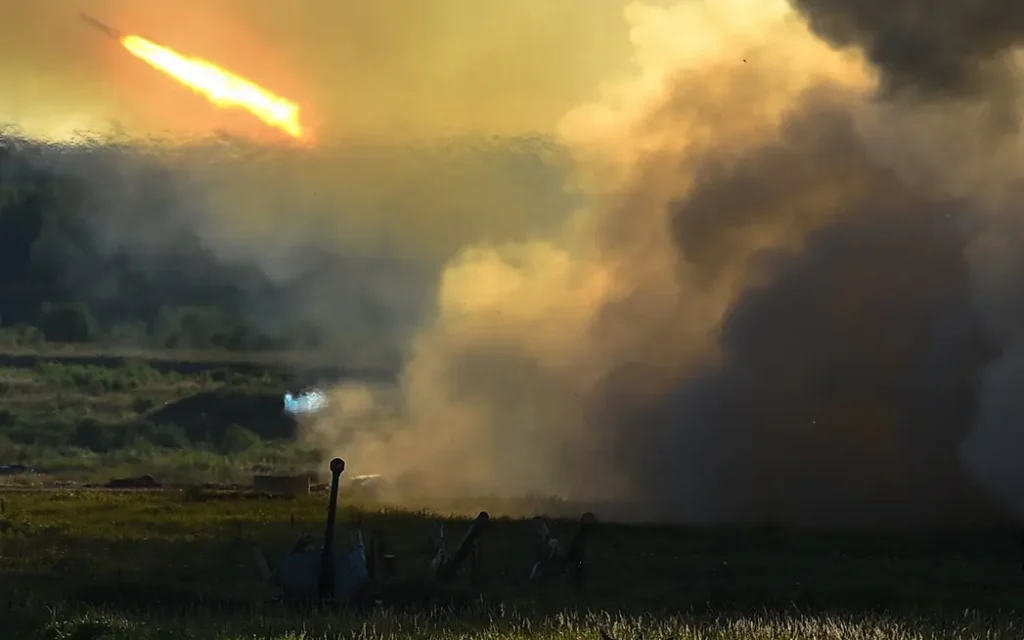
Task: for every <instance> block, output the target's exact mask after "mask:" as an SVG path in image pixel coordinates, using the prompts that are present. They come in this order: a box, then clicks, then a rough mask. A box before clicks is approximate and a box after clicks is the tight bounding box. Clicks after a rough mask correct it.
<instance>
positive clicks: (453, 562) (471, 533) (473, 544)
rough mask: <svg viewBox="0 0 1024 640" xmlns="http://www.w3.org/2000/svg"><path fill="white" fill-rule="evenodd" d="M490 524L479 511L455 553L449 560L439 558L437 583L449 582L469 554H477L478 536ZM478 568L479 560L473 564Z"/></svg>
mask: <svg viewBox="0 0 1024 640" xmlns="http://www.w3.org/2000/svg"><path fill="white" fill-rule="evenodd" d="M488 522H490V516H489V515H487V512H486V511H481V512H480V513H479V514H478V515H477V517H476V518H475V519H474V520H473V524H471V525H470V526H469V530H468V531H466V535H465V536H463V538H462V542H460V543H459V546H458V547H456V549H455V553H453V554H452V555H451V557H450V558H447V557H443V556H441V560H440V562H437V566H436V569H435V573H434V576H435V577H436V578H437V580H438V581H439V582H446V581H448V580H450V579H451V578H452V577H453V576H455V574H456V573H458V571H459V569H460V568H461V567H462V563H464V562H465V561H466V558H468V557H469V556H470V554H471V553H472V554H475V553H477V551H476V548H477V545H478V544H479V541H480V535H481V534H482V533H483V532H484V528H485V527H486V526H487V524H488ZM474 564H476V565H477V567H476V568H479V560H478V559H477V562H476V563H474Z"/></svg>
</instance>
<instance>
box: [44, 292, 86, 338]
mask: <svg viewBox="0 0 1024 640" xmlns="http://www.w3.org/2000/svg"><path fill="white" fill-rule="evenodd" d="M37 325H38V327H39V329H40V330H41V331H42V332H43V336H44V337H45V338H46V340H47V341H51V342H91V341H92V340H94V339H95V338H96V337H97V335H98V333H99V332H98V330H97V327H96V319H95V318H94V317H93V315H92V313H91V312H90V311H89V308H88V307H86V306H85V305H84V304H82V303H78V302H76V303H70V304H50V303H44V304H43V306H42V310H41V312H40V314H39V320H38V322H37Z"/></svg>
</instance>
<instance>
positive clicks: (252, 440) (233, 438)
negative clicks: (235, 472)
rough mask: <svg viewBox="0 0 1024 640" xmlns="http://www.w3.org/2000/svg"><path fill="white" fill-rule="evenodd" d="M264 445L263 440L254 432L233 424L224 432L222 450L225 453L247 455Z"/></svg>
mask: <svg viewBox="0 0 1024 640" xmlns="http://www.w3.org/2000/svg"><path fill="white" fill-rule="evenodd" d="M262 445H263V440H262V439H260V437H259V436H258V435H257V434H256V433H255V432H253V431H251V430H249V429H246V428H245V427H242V426H239V425H237V424H233V425H231V426H230V427H228V428H227V429H226V430H225V431H224V438H223V440H222V441H221V450H222V451H223V452H224V453H229V454H240V453H246V452H248V451H251V450H252V449H255V448H256V447H260V446H262Z"/></svg>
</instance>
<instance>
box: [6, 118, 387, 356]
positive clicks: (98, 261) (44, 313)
mask: <svg viewBox="0 0 1024 640" xmlns="http://www.w3.org/2000/svg"><path fill="white" fill-rule="evenodd" d="M75 154H78V156H81V157H75V158H74V159H73V160H74V162H76V163H78V164H79V165H81V164H83V158H84V164H90V163H93V161H92V160H91V159H90V158H88V157H86V154H88V150H85V151H83V150H82V149H78V150H76V149H74V148H68V149H60V148H58V147H54V146H53V145H42V144H39V143H31V142H25V141H24V140H14V139H11V138H0V331H2V335H3V341H4V344H3V345H2V347H5V348H12V347H21V348H31V347H37V346H40V345H41V344H43V343H90V344H102V345H106V346H116V347H139V348H151V349H227V350H231V351H263V350H284V349H289V350H291V349H303V350H305V349H316V348H320V347H322V346H324V342H325V340H329V339H330V338H331V335H330V334H331V333H332V332H335V333H336V332H337V327H335V326H330V325H331V324H333V323H331V322H328V321H325V319H324V318H323V317H320V318H316V317H313V318H310V317H309V315H310V314H307V313H304V311H305V310H304V309H294V308H295V307H296V306H297V305H298V304H301V303H303V302H305V303H307V306H308V298H309V297H310V296H311V295H312V294H310V296H306V297H305V298H304V297H303V292H302V289H303V288H304V287H306V285H307V284H310V283H311V284H312V285H313V286H314V287H321V288H323V287H324V283H325V282H341V281H342V280H343V278H339V277H337V274H339V273H346V274H350V273H355V274H357V277H358V278H360V279H362V278H363V277H364V276H365V275H367V274H369V277H367V278H366V279H372V274H373V273H374V271H377V272H380V271H382V270H383V271H388V269H391V271H392V272H393V271H394V266H393V265H382V264H381V261H379V260H377V261H372V260H368V259H365V258H361V259H356V258H352V257H350V256H342V255H337V254H334V253H331V252H329V251H320V252H319V253H318V252H317V251H316V250H314V249H310V250H306V251H304V257H305V259H306V263H305V265H304V267H303V269H301V270H297V273H295V274H294V275H293V277H291V278H290V279H283V278H280V277H276V278H274V277H271V276H270V274H267V273H265V272H264V270H263V269H262V268H261V267H260V265H259V264H256V263H254V262H253V261H251V260H250V261H245V260H239V261H235V262H232V261H230V260H224V259H222V258H221V257H219V256H218V255H216V253H215V252H214V251H211V250H210V248H209V247H208V246H206V245H204V243H203V239H202V238H201V237H200V235H199V232H197V230H195V229H193V228H191V227H190V224H189V223H188V222H187V221H186V222H183V220H187V216H186V215H184V214H182V212H181V203H180V202H178V201H175V200H174V196H175V194H174V193H173V191H174V186H173V184H172V176H171V174H170V172H164V173H161V168H160V167H159V165H155V167H154V168H153V169H152V170H148V169H147V172H148V173H146V175H145V176H144V177H146V178H147V180H148V181H147V182H146V183H145V184H144V185H143V186H141V187H134V191H133V192H132V197H131V198H128V199H127V203H126V199H125V198H124V197H123V196H117V197H118V198H120V200H119V201H118V202H117V203H116V205H117V207H118V208H120V209H121V211H118V213H117V214H116V215H112V214H109V213H108V212H107V211H106V210H104V208H105V207H106V208H109V204H110V201H111V196H110V186H109V184H108V183H109V179H108V178H109V176H110V175H112V174H116V173H117V171H118V169H117V167H116V166H115V167H113V168H111V169H105V168H101V170H100V172H101V173H100V175H101V177H103V180H97V179H96V173H95V172H94V173H92V174H89V173H82V172H77V171H76V170H71V171H69V170H67V167H66V166H61V164H60V162H50V159H52V158H58V160H59V157H63V156H74V155H75ZM97 156H98V157H97V160H96V163H99V164H103V163H104V162H107V160H108V159H109V158H107V157H106V156H103V155H102V154H97ZM40 158H43V161H40ZM110 164H111V165H114V164H115V163H113V162H111V163H110ZM75 166H78V165H75ZM102 171H107V173H106V174H103V173H102ZM136 173H139V172H138V171H136ZM115 177H116V176H115ZM131 179H134V176H133V178H131ZM140 194H141V195H140ZM168 203H170V204H168ZM126 208H133V209H136V210H137V211H133V212H131V214H126V213H125V211H124V209H126ZM172 208H173V209H174V210H173V211H171V209H172ZM198 213H200V214H201V213H203V212H198ZM172 218H173V219H172ZM117 224H122V225H134V226H135V227H136V230H135V231H132V232H131V233H134V234H135V235H136V236H138V237H140V238H141V237H144V235H145V234H147V233H148V234H149V237H150V238H155V239H152V240H149V245H148V246H144V247H139V246H133V244H132V243H131V242H123V241H122V243H121V244H120V245H118V244H117V243H111V242H109V241H105V239H104V238H103V237H102V236H103V234H102V233H101V232H98V231H97V228H102V227H103V226H104V225H105V226H106V227H107V228H112V227H113V226H114V225H117ZM150 227H151V229H152V231H151V232H150V231H148V229H149V228H150ZM131 233H128V232H125V235H126V237H127V236H128V235H131ZM304 274H315V275H314V276H311V277H306V278H305V280H304ZM384 277H389V276H387V275H385V276H384ZM348 280H352V278H351V277H349V278H348ZM306 288H309V287H306ZM338 288H339V292H340V294H342V296H341V297H344V298H345V299H346V300H347V303H346V306H345V313H344V314H343V315H344V316H345V317H343V318H339V324H346V325H347V326H348V327H353V326H355V327H363V328H366V327H369V328H370V330H372V331H374V332H376V334H375V337H377V338H379V339H381V340H384V341H387V340H391V341H392V342H393V341H394V340H395V335H396V332H395V331H392V332H391V333H390V334H389V333H388V330H389V329H393V328H394V327H391V326H389V324H388V323H389V320H390V319H391V318H390V317H389V313H388V310H386V309H381V308H380V305H379V304H377V303H376V302H375V300H374V299H373V298H372V296H369V297H368V296H365V295H361V292H359V291H355V292H352V291H346V290H345V284H344V282H341V283H340V284H339V285H338ZM290 308H291V309H294V311H290V310H289V309H290ZM319 311H321V312H325V310H324V309H320V310H319ZM324 314H325V313H324ZM355 333H358V331H355Z"/></svg>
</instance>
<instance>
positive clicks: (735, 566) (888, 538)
mask: <svg viewBox="0 0 1024 640" xmlns="http://www.w3.org/2000/svg"><path fill="white" fill-rule="evenodd" d="M0 496H2V497H3V500H4V508H5V514H4V516H3V518H4V521H5V522H6V523H7V524H6V526H4V528H5V529H6V531H5V532H4V533H3V535H2V539H0V544H2V556H0V638H5V639H6V638H51V639H57V638H66V639H76V640H85V639H92V640H95V639H101V638H103V639H110V638H125V639H127V638H131V639H133V640H134V639H138V640H145V639H148V638H168V639H170V638H174V639H183V640H186V639H204V640H205V639H213V638H218V639H225V640H229V639H230V640H233V639H242V638H273V639H276V640H283V639H297V638H304V639H313V638H365V639H376V638H381V639H384V638H389V639H394V640H404V639H407V638H409V639H411V638H493V639H498V638H535V639H548V638H551V639H555V638H593V639H595V640H596V639H597V638H599V629H604V630H606V631H607V632H608V633H610V634H611V635H612V636H613V637H615V638H616V639H617V640H623V639H627V638H629V639H632V638H640V637H643V638H645V639H647V640H658V639H660V638H668V637H674V638H677V639H678V640H681V639H684V638H686V639H689V638H694V639H696V638H702V639H703V638H707V639H712V638H721V639H737V640H739V639H748V638H749V639H764V640H769V639H773V640H774V639H782V640H788V639H791V638H792V639H795V638H830V639H839V638H850V639H854V638H900V639H908V640H909V639H911V638H1008V639H1009V638H1014V639H1019V638H1021V637H1024V619H1022V617H1021V616H1020V615H1019V614H1018V613H1017V612H1016V610H1017V608H1018V607H1019V605H1020V602H1021V598H1022V596H1024V572H1022V569H1021V564H1020V556H1019V548H1018V546H1017V540H1016V538H1015V536H1014V535H1013V532H1009V531H979V532H949V533H933V534H900V533H887V534H882V533H874V534H869V533H827V532H818V533H807V532H805V533H797V532H786V531H783V530H781V529H768V528H764V529H756V530H754V529H730V528H721V529H714V530H703V529H689V528H680V527H668V526H659V527H653V526H650V527H640V526H626V525H613V524H607V523H602V524H601V525H599V528H598V529H596V530H595V535H594V537H593V538H592V540H591V544H590V547H589V559H590V565H589V582H588V585H587V588H586V590H585V592H583V593H575V592H574V591H573V590H572V589H570V588H569V587H568V585H565V584H557V583H556V584H553V585H550V586H546V587H541V588H531V587H530V586H529V585H528V584H527V580H526V575H527V572H528V570H529V566H530V563H531V560H532V553H533V552H532V544H533V538H532V534H531V530H530V526H529V523H528V522H525V521H521V520H511V519H503V518H500V517H498V514H500V513H502V512H503V511H505V512H507V511H511V509H509V505H507V504H501V503H497V502H494V503H488V501H480V502H478V503H477V504H460V505H451V506H450V509H453V510H454V509H458V511H459V512H467V511H472V510H475V509H476V508H486V509H488V510H489V511H490V512H491V513H492V514H494V515H495V520H494V522H493V523H492V527H491V529H490V530H489V531H488V533H487V535H486V537H485V538H484V540H483V545H482V548H483V575H482V580H481V585H480V589H479V592H474V591H472V590H470V588H469V586H468V584H467V583H466V582H465V581H464V578H459V579H457V580H456V581H455V584H453V585H452V586H451V587H449V588H447V590H446V591H444V592H443V593H440V592H433V591H430V590H428V589H426V588H425V587H424V586H422V585H423V584H424V581H425V579H426V578H425V576H426V565H427V562H428V561H429V551H428V548H427V545H426V540H427V536H428V535H429V532H430V519H429V517H428V515H427V514H424V513H408V512H399V511H387V510H381V509H379V508H375V507H373V506H372V505H363V506H361V507H356V506H351V505H346V504H345V503H344V496H343V505H342V509H341V510H340V514H339V516H340V517H339V537H338V539H339V540H347V536H346V535H345V531H346V530H348V529H349V528H350V527H351V526H352V525H353V524H354V523H355V522H357V521H359V522H361V523H362V527H363V528H364V531H366V530H368V529H369V528H371V527H373V528H381V529H383V530H384V531H385V533H386V535H387V536H388V540H389V543H390V545H391V546H392V547H393V549H394V551H395V553H396V555H397V556H398V562H399V571H400V573H402V574H403V575H404V576H406V578H407V580H408V584H409V585H420V586H418V587H415V586H409V587H408V588H407V589H406V592H405V593H404V595H403V596H402V597H401V598H400V599H398V600H396V601H392V602H388V603H383V604H381V605H379V606H378V607H376V608H374V609H373V610H370V611H347V610H344V609H339V610H333V611H300V610H294V609H288V608H287V607H285V605H283V604H279V603H275V602H273V601H272V599H271V598H272V596H273V593H272V591H271V590H270V588H269V587H267V586H265V585H263V584H262V582H261V580H260V577H259V573H258V570H257V568H256V565H255V563H254V561H253V558H252V554H251V550H250V545H251V544H252V543H256V544H259V545H260V547H261V548H262V549H264V551H265V552H266V553H267V555H268V557H269V558H270V560H271V562H272V563H273V562H274V560H275V559H276V558H277V557H279V556H280V555H282V554H283V553H284V552H285V551H286V549H287V548H288V547H289V546H290V545H291V543H292V542H293V541H294V540H295V538H296V536H297V535H298V534H299V533H301V532H309V533H312V534H313V535H315V536H316V537H317V538H319V537H320V536H321V535H322V526H323V525H322V518H323V512H324V507H325V502H326V499H325V498H324V497H323V496H316V495H314V496H310V497H308V498H305V497H303V498H297V499H268V498H257V497H254V496H248V497H247V496H245V495H238V494H227V495H219V494H202V493H196V492H156V493H145V492H142V493H140V492H135V493H133V492H123V493H113V492H88V491H77V492H49V493H28V492H17V491H13V492H12V491H8V492H4V493H0ZM517 508H518V509H520V510H521V505H520V506H519V507H517ZM598 515H600V514H598ZM465 526H466V524H465V522H454V523H452V524H451V525H450V531H451V533H450V535H451V536H452V537H453V538H457V537H459V536H461V532H462V531H463V530H464V527H465ZM570 527H571V523H556V528H557V529H558V530H559V531H566V530H567V529H569V528H570Z"/></svg>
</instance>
